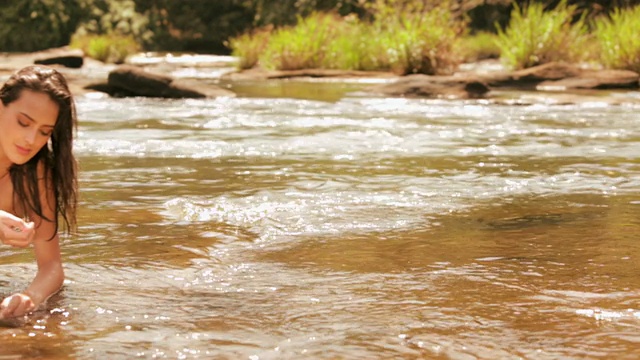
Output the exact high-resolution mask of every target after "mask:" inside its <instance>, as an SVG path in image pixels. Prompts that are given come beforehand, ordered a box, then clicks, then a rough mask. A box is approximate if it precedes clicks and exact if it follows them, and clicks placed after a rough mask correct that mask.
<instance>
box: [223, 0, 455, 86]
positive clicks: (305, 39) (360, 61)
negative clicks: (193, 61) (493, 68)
mask: <svg viewBox="0 0 640 360" xmlns="http://www.w3.org/2000/svg"><path fill="white" fill-rule="evenodd" d="M425 4H426V5H425ZM445 5H447V4H445ZM368 11H369V15H370V18H371V20H369V21H367V20H360V19H358V18H357V17H356V16H347V17H341V16H339V15H337V14H335V13H312V14H311V15H309V16H307V17H304V18H303V17H300V18H299V20H298V23H297V24H296V25H295V26H283V27H280V28H277V29H275V30H274V31H273V32H272V33H271V34H270V35H269V36H264V34H263V33H260V35H259V36H260V38H259V39H258V38H256V35H243V36H240V37H237V38H234V39H232V41H231V42H230V46H231V47H232V49H233V53H234V54H236V55H240V56H241V55H242V54H246V53H249V52H250V50H248V49H247V47H250V46H255V45H256V44H258V43H259V42H260V41H267V40H268V41H267V44H266V46H265V47H264V51H263V52H262V53H261V54H259V53H258V54H256V53H253V54H252V55H253V57H252V59H251V60H246V59H245V60H243V61H242V63H243V64H244V66H248V65H249V64H256V60H258V62H259V63H260V65H261V66H263V67H265V68H273V69H279V70H294V69H304V68H324V69H348V70H381V71H389V70H391V71H395V72H397V73H400V74H409V73H423V74H436V73H447V72H451V71H453V70H454V68H455V67H456V66H457V64H458V62H459V57H458V56H457V55H456V53H455V44H456V43H457V41H458V38H459V35H460V34H461V33H463V32H464V31H465V24H464V22H462V21H460V20H459V19H454V18H453V16H452V12H451V11H449V7H446V6H436V5H429V4H428V2H427V3H425V2H422V3H419V4H418V3H417V2H415V1H400V0H386V1H382V0H380V1H377V2H376V3H375V4H372V6H371V7H369V8H368Z"/></svg>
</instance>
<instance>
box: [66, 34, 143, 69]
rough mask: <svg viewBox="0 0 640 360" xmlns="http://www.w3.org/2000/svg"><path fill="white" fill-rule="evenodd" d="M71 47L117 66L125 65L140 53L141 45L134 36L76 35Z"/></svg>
mask: <svg viewBox="0 0 640 360" xmlns="http://www.w3.org/2000/svg"><path fill="white" fill-rule="evenodd" d="M70 47H73V48H78V49H82V51H84V53H85V54H86V55H87V56H89V57H91V58H93V59H96V60H100V61H102V62H106V63H116V64H122V63H124V61H125V60H126V59H127V57H128V56H130V55H132V54H135V53H137V52H139V51H140V45H138V42H136V40H135V39H134V38H133V37H132V36H130V35H119V34H115V33H111V34H104V35H95V34H86V35H74V37H73V38H72V39H71V44H70Z"/></svg>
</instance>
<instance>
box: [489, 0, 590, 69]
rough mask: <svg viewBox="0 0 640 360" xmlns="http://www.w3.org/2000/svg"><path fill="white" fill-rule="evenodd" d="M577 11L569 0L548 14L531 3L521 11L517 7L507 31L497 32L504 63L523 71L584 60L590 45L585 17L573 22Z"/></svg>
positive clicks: (563, 1) (562, 2)
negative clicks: (558, 62) (555, 63)
mask: <svg viewBox="0 0 640 360" xmlns="http://www.w3.org/2000/svg"><path fill="white" fill-rule="evenodd" d="M575 10H576V7H575V6H568V5H567V2H566V0H562V1H561V2H560V3H559V4H558V6H557V7H556V8H555V9H553V10H551V11H545V8H544V5H543V4H541V3H536V2H531V3H529V5H528V6H526V7H525V8H522V9H521V8H520V7H519V6H518V5H517V3H514V10H513V11H512V13H511V20H510V22H509V24H508V26H507V28H506V29H505V30H502V29H500V28H498V40H497V45H498V47H499V48H500V58H501V59H502V61H503V63H504V64H505V65H506V66H508V67H511V68H514V69H522V68H527V67H531V66H535V65H540V64H544V63H548V62H552V61H567V62H579V61H582V60H584V59H585V58H586V56H587V55H588V54H586V53H585V52H583V49H584V46H585V44H586V43H587V41H588V37H587V36H586V26H585V20H584V19H585V17H584V15H583V16H582V17H581V18H579V19H578V20H577V21H575V22H573V16H574V13H575Z"/></svg>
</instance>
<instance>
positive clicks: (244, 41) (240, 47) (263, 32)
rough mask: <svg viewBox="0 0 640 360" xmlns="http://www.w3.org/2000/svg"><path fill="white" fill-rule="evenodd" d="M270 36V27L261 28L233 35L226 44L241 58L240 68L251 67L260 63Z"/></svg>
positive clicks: (232, 52)
mask: <svg viewBox="0 0 640 360" xmlns="http://www.w3.org/2000/svg"><path fill="white" fill-rule="evenodd" d="M270 36H271V30H270V29H260V30H257V31H253V32H248V33H244V34H242V35H239V36H236V37H232V38H231V39H229V41H227V42H226V43H225V45H226V46H228V47H229V48H230V49H231V55H233V56H235V57H237V58H238V59H239V62H238V68H240V69H242V70H245V69H251V68H253V67H255V66H257V65H258V62H259V60H260V55H261V54H262V52H263V51H264V49H265V48H266V47H267V44H268V43H269V38H270Z"/></svg>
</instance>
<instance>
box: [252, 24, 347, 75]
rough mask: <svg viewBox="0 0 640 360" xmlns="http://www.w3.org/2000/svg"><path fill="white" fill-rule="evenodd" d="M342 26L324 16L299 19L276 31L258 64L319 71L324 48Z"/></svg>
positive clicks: (325, 51) (325, 53)
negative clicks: (316, 69) (317, 69)
mask: <svg viewBox="0 0 640 360" xmlns="http://www.w3.org/2000/svg"><path fill="white" fill-rule="evenodd" d="M342 25H343V23H341V22H340V21H337V20H336V16H335V15H333V14H327V13H313V14H311V15H310V16H308V17H306V18H302V17H299V18H298V24H297V25H296V26H288V27H283V28H279V29H277V30H275V31H274V33H273V34H272V35H271V37H270V38H269V42H268V44H267V46H266V48H265V50H264V53H263V56H262V57H261V58H260V63H261V64H262V65H263V66H265V67H267V68H277V69H279V70H296V69H314V68H322V67H323V65H324V64H325V57H326V56H327V49H328V46H329V44H330V43H331V41H332V40H333V39H334V38H335V37H336V35H337V34H338V32H339V31H340V27H342Z"/></svg>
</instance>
